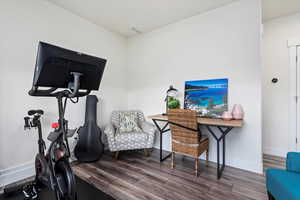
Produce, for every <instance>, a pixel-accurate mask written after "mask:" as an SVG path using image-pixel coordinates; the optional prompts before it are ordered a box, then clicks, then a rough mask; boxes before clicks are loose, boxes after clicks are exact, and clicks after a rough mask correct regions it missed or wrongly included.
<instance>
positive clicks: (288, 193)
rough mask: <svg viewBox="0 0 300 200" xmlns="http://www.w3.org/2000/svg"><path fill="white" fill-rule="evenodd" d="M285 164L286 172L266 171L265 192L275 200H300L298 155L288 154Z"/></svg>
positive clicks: (299, 157)
mask: <svg viewBox="0 0 300 200" xmlns="http://www.w3.org/2000/svg"><path fill="white" fill-rule="evenodd" d="M286 162H287V169H286V170H282V169H268V170H267V171H266V178H267V183H266V184H267V190H268V192H269V193H270V194H271V195H272V196H273V197H274V198H275V199H276V200H300V153H294V152H290V153H288V156H287V161H286Z"/></svg>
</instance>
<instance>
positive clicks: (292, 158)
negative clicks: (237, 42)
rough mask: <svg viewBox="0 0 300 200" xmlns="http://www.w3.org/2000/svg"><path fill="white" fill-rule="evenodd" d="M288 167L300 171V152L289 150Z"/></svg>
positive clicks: (290, 169) (292, 170)
mask: <svg viewBox="0 0 300 200" xmlns="http://www.w3.org/2000/svg"><path fill="white" fill-rule="evenodd" d="M286 169H287V170H288V171H291V172H297V173H300V153H296V152H289V153H288V154H287V158H286Z"/></svg>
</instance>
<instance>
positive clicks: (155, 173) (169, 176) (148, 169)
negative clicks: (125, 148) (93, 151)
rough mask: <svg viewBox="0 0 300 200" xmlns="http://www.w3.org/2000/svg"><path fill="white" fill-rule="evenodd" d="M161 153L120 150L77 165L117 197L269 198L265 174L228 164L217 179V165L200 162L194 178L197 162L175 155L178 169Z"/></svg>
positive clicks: (125, 199)
mask: <svg viewBox="0 0 300 200" xmlns="http://www.w3.org/2000/svg"><path fill="white" fill-rule="evenodd" d="M158 160H159V159H158V152H157V151H154V152H152V153H151V156H150V157H145V156H144V155H143V152H140V153H139V152H126V153H123V152H121V153H120V158H119V160H115V159H113V158H112V156H111V155H105V156H104V157H103V158H102V159H101V160H100V161H99V162H97V163H91V164H79V165H77V166H74V172H75V174H76V175H77V176H79V177H80V178H81V179H83V180H85V181H86V182H88V183H90V184H91V185H93V186H95V187H96V188H98V189H99V190H101V191H103V192H104V193H106V194H108V195H110V196H112V197H113V198H114V199H116V200H146V199H147V200H150V199H153V200H163V199H170V200H177V199H178V200H179V199H180V200H267V199H268V198H267V194H266V189H265V177H264V176H263V175H259V174H255V173H251V172H247V171H244V170H240V169H235V168H231V167H226V169H225V171H224V173H223V177H222V179H220V180H217V178H216V166H215V164H214V163H209V166H208V167H206V165H205V162H204V161H201V163H200V166H199V175H198V177H195V174H194V170H193V169H194V165H193V164H194V161H193V160H192V159H189V158H188V157H182V156H176V160H175V162H176V167H175V169H171V168H170V159H169V160H166V161H165V162H163V163H162V164H160V163H159V161H158Z"/></svg>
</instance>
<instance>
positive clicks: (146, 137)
mask: <svg viewBox="0 0 300 200" xmlns="http://www.w3.org/2000/svg"><path fill="white" fill-rule="evenodd" d="M121 112H137V118H138V125H139V126H140V128H141V129H142V132H128V133H121V134H117V128H118V127H119V125H120V113H121ZM155 130H156V129H155V127H154V126H153V125H152V124H150V123H148V122H146V120H145V117H144V114H143V113H142V112H141V111H135V110H131V111H113V112H112V115H111V123H110V124H108V125H107V126H106V127H105V129H104V134H105V135H106V136H107V143H108V148H109V150H110V151H111V152H115V158H116V159H117V158H118V155H119V152H120V151H125V150H135V149H144V151H145V154H146V155H147V156H148V155H149V151H148V149H150V148H153V143H154V136H155Z"/></svg>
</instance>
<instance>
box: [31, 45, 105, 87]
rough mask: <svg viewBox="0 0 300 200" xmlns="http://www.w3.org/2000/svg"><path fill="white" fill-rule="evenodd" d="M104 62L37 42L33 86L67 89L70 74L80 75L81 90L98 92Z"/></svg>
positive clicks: (70, 78) (71, 77)
mask: <svg viewBox="0 0 300 200" xmlns="http://www.w3.org/2000/svg"><path fill="white" fill-rule="evenodd" d="M105 65H106V60H105V59H103V58H97V57H94V56H90V55H86V54H83V53H79V52H75V51H72V50H68V49H64V48H61V47H58V46H54V45H51V44H47V43H44V42H39V46H38V53H37V59H36V66H35V72H34V78H33V86H36V87H53V88H68V87H69V83H70V82H72V81H73V80H72V79H73V78H74V77H73V75H72V74H71V73H72V72H77V73H81V74H82V76H80V87H79V89H82V90H98V89H99V85H100V82H101V80H102V76H103V72H104V68H105Z"/></svg>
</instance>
